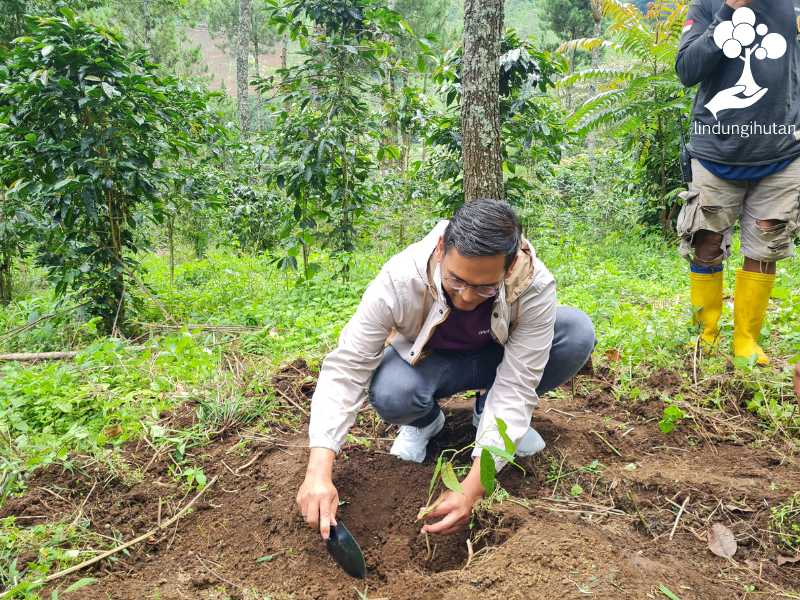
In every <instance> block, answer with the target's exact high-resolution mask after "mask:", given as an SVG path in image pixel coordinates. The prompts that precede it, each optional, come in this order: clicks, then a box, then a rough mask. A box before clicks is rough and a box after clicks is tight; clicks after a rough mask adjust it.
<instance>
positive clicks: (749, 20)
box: [706, 6, 787, 119]
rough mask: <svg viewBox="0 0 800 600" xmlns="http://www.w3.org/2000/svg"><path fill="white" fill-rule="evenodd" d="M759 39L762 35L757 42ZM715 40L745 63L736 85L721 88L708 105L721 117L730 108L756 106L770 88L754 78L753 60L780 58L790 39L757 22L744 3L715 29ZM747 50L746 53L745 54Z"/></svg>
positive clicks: (730, 56)
mask: <svg viewBox="0 0 800 600" xmlns="http://www.w3.org/2000/svg"><path fill="white" fill-rule="evenodd" d="M756 38H760V40H759V41H756ZM714 43H715V44H716V45H717V47H719V48H720V49H722V53H723V54H724V55H725V56H726V57H727V58H731V59H736V58H738V59H740V60H742V61H743V62H744V70H743V71H742V76H741V77H740V78H739V81H737V82H736V83H735V84H734V85H733V86H732V87H729V88H727V89H725V90H720V91H719V92H717V94H716V95H715V96H714V97H713V98H712V99H711V100H710V101H709V102H708V104H706V108H707V109H708V110H709V112H710V113H711V114H712V115H714V118H715V119H719V118H718V117H717V115H718V114H719V112H720V111H723V110H726V109H728V108H746V107H748V106H752V105H753V104H755V103H756V102H758V101H759V100H761V98H763V97H764V95H765V94H766V93H767V92H768V91H769V88H765V87H761V86H760V85H758V83H756V80H755V79H754V78H753V71H752V69H751V61H752V59H753V57H754V56H755V58H756V59H758V60H765V59H771V60H774V59H778V58H780V57H782V56H783V55H784V54H786V49H787V45H786V39H785V38H784V37H783V36H782V35H780V34H779V33H769V28H768V27H767V26H766V24H764V23H759V24H758V25H756V13H754V12H753V10H752V9H750V8H748V7H746V6H742V7H741V8H737V9H736V11H734V13H733V17H732V19H731V20H730V21H723V22H722V23H720V24H719V25H717V27H716V28H715V29H714ZM743 52H744V54H742V53H743Z"/></svg>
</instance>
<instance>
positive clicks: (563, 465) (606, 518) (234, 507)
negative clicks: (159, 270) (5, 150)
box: [0, 375, 800, 600]
mask: <svg viewBox="0 0 800 600" xmlns="http://www.w3.org/2000/svg"><path fill="white" fill-rule="evenodd" d="M654 383H655V382H654ZM667 385H668V386H669V387H673V386H677V385H678V384H677V382H674V381H672V380H670V381H669V382H668V383H667ZM608 386H609V383H608V381H607V380H606V379H605V378H600V379H593V378H592V376H589V375H585V376H584V375H582V376H581V377H580V379H579V381H578V384H577V385H576V386H575V388H574V389H575V390H576V395H575V396H574V397H573V396H572V392H573V388H572V387H571V386H566V387H565V388H564V389H563V390H562V391H561V393H560V394H559V397H553V398H544V399H543V400H542V403H541V405H540V407H539V408H538V409H537V413H536V417H535V425H536V427H537V429H538V430H539V432H540V433H541V434H542V436H543V437H544V439H545V440H546V441H547V443H548V447H547V449H546V450H545V451H544V452H543V453H541V454H539V455H537V456H535V457H532V458H530V459H526V460H524V461H523V463H522V466H523V467H524V468H525V473H524V474H523V473H521V472H519V471H518V470H515V469H512V468H510V467H507V468H506V469H504V470H503V471H502V472H501V474H500V483H501V485H502V486H503V488H504V489H505V490H507V491H508V492H509V494H510V499H508V500H506V501H505V502H502V503H498V504H495V505H493V506H492V507H490V508H488V509H484V510H481V511H480V512H479V513H478V515H477V518H476V520H475V524H474V527H473V529H472V530H471V531H469V532H464V533H461V534H457V535H452V536H446V537H438V536H432V537H431V539H430V550H429V547H428V545H427V544H426V540H425V538H424V536H422V535H421V534H420V533H419V530H420V526H421V524H420V523H419V522H416V521H415V518H416V515H417V511H418V510H419V508H420V507H421V506H422V505H424V504H425V502H426V500H427V491H428V484H429V481H430V477H431V474H432V458H433V456H435V455H436V453H437V452H438V451H439V450H440V449H441V448H443V447H461V446H463V445H465V444H467V443H469V442H471V441H472V440H473V439H474V430H473V429H472V427H471V424H470V416H471V406H470V403H469V401H468V400H467V399H464V398H457V399H454V400H450V401H448V402H447V403H445V413H446V416H447V423H446V425H445V429H444V431H443V432H442V434H441V435H440V436H439V437H438V438H437V439H436V440H435V441H434V442H435V443H433V444H431V448H430V449H429V450H430V452H429V458H428V461H426V463H424V464H421V465H418V464H412V463H406V462H402V461H399V460H397V459H396V458H394V457H392V456H390V455H388V454H387V448H388V445H389V443H390V442H389V440H388V438H390V437H391V435H392V430H391V429H388V430H387V429H386V428H383V429H381V430H380V431H379V432H378V433H379V435H375V436H373V437H372V438H371V440H370V441H371V446H370V447H368V448H367V447H363V445H349V446H346V447H345V448H344V450H343V452H342V454H341V455H340V457H339V459H338V460H337V463H336V469H335V474H334V479H335V484H336V486H337V489H338V490H339V494H340V498H341V500H342V502H343V504H342V505H341V507H340V509H339V518H340V519H341V520H342V521H343V522H345V523H346V524H347V526H348V528H349V529H350V530H351V531H352V532H353V534H354V535H355V536H356V538H357V539H358V541H359V543H360V544H361V546H362V548H363V550H364V552H365V556H366V560H367V567H368V576H367V579H366V580H364V581H359V580H356V579H352V578H350V577H348V576H347V575H346V574H344V573H343V572H342V571H341V570H340V569H339V568H338V567H337V566H336V564H335V563H334V562H333V561H332V560H331V559H330V557H329V556H328V554H327V551H326V549H325V546H324V544H323V543H322V541H321V539H320V537H319V534H318V533H316V532H314V531H312V530H310V529H309V528H308V526H307V525H306V524H305V522H304V521H303V520H302V518H301V517H300V515H299V514H298V512H297V509H296V507H295V494H296V492H297V489H298V487H299V485H300V483H301V481H302V478H303V475H304V471H305V463H306V457H307V451H306V450H305V449H304V448H303V446H304V444H305V440H306V438H305V434H304V433H303V432H300V433H298V434H294V436H292V437H289V436H287V437H286V439H283V440H281V442H280V445H277V444H270V443H260V444H259V443H253V444H251V445H249V446H248V447H247V449H246V450H245V451H242V449H241V445H240V437H239V435H238V434H237V433H235V432H227V433H226V434H225V435H224V436H223V437H221V438H219V439H217V440H216V441H215V442H214V443H213V444H211V445H210V446H207V447H205V448H202V449H201V451H200V452H198V453H197V455H196V456H195V460H196V461H198V462H202V464H203V466H204V470H205V472H206V473H207V474H208V475H209V478H210V477H212V476H215V477H217V480H216V482H215V483H214V485H213V486H211V487H210V488H209V489H208V490H207V491H206V493H205V494H204V495H203V496H202V497H201V498H200V500H199V501H198V502H197V504H196V505H195V506H194V509H193V510H192V511H191V512H190V513H188V514H187V515H186V516H185V517H183V518H182V519H180V521H179V522H178V523H177V525H175V526H173V527H170V528H168V529H166V530H164V531H161V532H159V534H158V535H156V536H154V537H153V538H151V539H150V540H148V541H146V542H144V543H142V544H139V545H137V546H134V547H133V548H131V549H130V551H129V554H122V553H121V554H118V555H116V556H115V558H114V559H113V560H107V561H104V562H102V563H100V564H99V565H96V566H95V567H93V568H89V569H86V570H85V571H83V572H81V573H78V574H76V575H75V576H73V579H70V580H64V582H61V587H62V588H63V586H64V584H65V583H66V582H67V581H72V580H74V579H78V578H80V577H86V576H91V577H96V578H97V579H98V581H97V582H96V583H95V584H94V585H92V586H90V587H86V588H83V589H81V590H79V591H77V592H75V593H73V594H71V595H70V594H66V595H62V596H61V597H63V598H66V599H67V600H68V599H69V598H71V597H73V598H82V599H85V600H100V599H102V600H106V599H109V598H113V599H118V600H128V599H130V600H134V599H135V600H140V599H151V598H158V599H160V600H178V599H190V598H191V599H219V600H221V599H224V598H240V599H255V598H258V599H259V600H260V599H262V598H264V597H266V596H267V595H268V597H269V598H271V599H272V600H278V599H284V598H286V599H288V598H296V599H301V598H302V599H305V598H309V599H312V598H313V599H342V598H352V599H355V598H358V597H359V593H361V594H363V593H365V592H366V594H367V596H368V597H369V598H372V599H373V600H377V599H380V598H384V599H387V598H391V599H392V600H405V599H408V600H411V599H415V600H416V599H420V598H424V599H427V598H430V599H434V598H436V599H439V598H443V599H452V600H465V599H472V598H475V599H477V598H482V599H483V598H497V599H501V598H502V599H504V600H507V599H511V598H525V599H541V600H545V599H546V600H552V599H554V598H558V599H564V600H566V599H572V598H584V597H587V596H591V597H592V598H597V599H614V600H618V599H628V598H630V599H636V600H641V599H644V598H661V597H665V596H664V595H663V593H661V592H660V591H659V587H660V586H666V587H667V588H669V590H671V591H672V592H673V593H674V594H675V595H676V596H677V597H679V598H681V600H710V599H728V598H740V597H742V594H743V593H744V586H745V585H746V584H752V585H754V586H755V587H756V590H757V591H759V592H760V594H761V595H760V596H759V597H761V598H778V597H781V596H780V591H781V590H784V591H788V590H795V591H798V590H800V585H798V583H797V582H798V578H799V577H800V565H798V564H792V563H787V564H782V565H781V566H778V561H777V558H778V549H777V547H776V546H775V544H774V542H773V541H772V540H771V538H770V536H769V533H768V529H769V523H768V519H769V507H770V506H774V505H776V504H777V503H779V502H782V501H783V500H785V499H786V498H787V497H788V496H790V495H791V494H792V493H793V492H794V491H797V490H800V469H798V466H800V465H798V460H797V458H796V457H794V456H792V455H791V454H787V453H785V452H784V453H778V452H777V451H776V449H775V448H771V447H767V446H763V447H755V446H753V447H748V446H744V445H740V444H737V443H724V442H720V441H716V440H712V439H707V438H706V437H704V434H703V432H704V431H705V430H704V429H702V427H699V426H698V427H689V426H685V427H681V428H679V430H678V431H676V432H675V433H673V434H672V435H671V436H665V435H664V434H663V433H661V432H660V431H659V429H658V426H657V421H656V419H654V418H653V417H649V416H647V414H644V415H643V414H637V411H636V410H634V409H635V408H636V407H635V406H630V407H628V406H626V405H625V404H620V403H615V402H613V401H612V399H611V398H610V396H609V392H608ZM629 408H630V409H631V410H628V409H629ZM648 414H649V411H648ZM362 433H363V432H362ZM151 454H152V453H151ZM129 459H130V462H131V463H132V464H133V465H135V466H138V467H139V468H140V469H141V470H142V471H143V477H142V479H141V481H138V482H137V483H130V482H128V483H126V482H124V481H123V480H122V479H121V478H119V477H117V478H112V479H110V480H109V479H108V478H107V475H108V474H107V473H105V472H103V470H102V469H100V468H99V467H87V468H84V469H82V470H80V471H76V472H74V473H68V472H63V471H57V470H53V469H51V470H49V471H45V472H43V473H41V474H40V475H39V476H38V477H37V478H36V479H35V480H34V481H33V482H32V485H31V487H30V490H29V491H28V492H27V493H26V494H25V495H24V496H23V497H21V498H16V499H12V500H10V501H8V502H7V503H6V504H5V506H4V507H2V508H1V509H0V517H5V516H9V515H17V516H24V517H26V520H25V521H24V522H25V523H26V524H29V523H37V522H43V521H47V520H49V521H53V520H67V521H68V520H72V519H75V518H76V517H79V516H82V518H86V519H88V520H89V522H90V526H91V528H92V529H93V530H95V531H97V532H99V533H100V534H103V535H106V536H113V535H116V536H118V538H119V539H123V540H128V539H131V538H133V537H135V536H137V535H140V534H141V533H143V532H145V531H147V530H149V529H150V528H152V527H153V526H155V525H156V524H157V523H158V522H159V518H160V519H162V520H163V519H167V518H169V517H170V516H171V515H173V514H175V513H176V512H177V510H179V508H180V507H181V506H184V505H185V504H186V502H188V501H189V499H190V498H191V494H187V493H186V491H185V490H184V489H182V488H181V486H180V485H179V484H176V483H175V482H174V481H173V480H172V478H171V477H170V475H169V460H168V458H167V457H157V458H156V459H154V458H153V457H152V455H148V452H147V451H146V450H145V449H144V448H142V447H139V448H138V450H137V449H135V448H132V449H131V450H130V452H129ZM145 467H146V468H145ZM576 486H577V487H576ZM681 506H683V510H682V511H681V510H680V508H681ZM679 512H680V513H681V514H680V518H679V519H677V525H676V518H677V516H678V513H679ZM713 523H722V524H724V525H726V526H727V527H729V528H730V529H731V530H732V531H733V532H734V534H735V535H736V537H737V540H738V542H739V550H738V551H737V554H736V555H735V562H729V561H727V560H725V559H722V558H719V557H717V556H715V555H713V554H712V553H711V552H710V551H709V550H708V543H707V539H706V534H707V531H708V528H709V527H710V526H711V524H713ZM468 536H469V537H470V539H471V540H473V541H474V543H473V551H474V555H473V556H472V558H471V559H470V558H469V550H468V548H467V538H468ZM20 566H21V565H20ZM49 589H55V588H49ZM49 589H48V591H47V592H48V597H49Z"/></svg>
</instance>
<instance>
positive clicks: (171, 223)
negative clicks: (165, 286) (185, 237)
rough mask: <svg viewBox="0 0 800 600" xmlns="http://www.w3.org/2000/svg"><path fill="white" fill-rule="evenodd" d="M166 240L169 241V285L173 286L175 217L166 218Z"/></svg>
mask: <svg viewBox="0 0 800 600" xmlns="http://www.w3.org/2000/svg"><path fill="white" fill-rule="evenodd" d="M167 240H168V243H169V287H175V218H174V217H172V216H170V217H168V218H167Z"/></svg>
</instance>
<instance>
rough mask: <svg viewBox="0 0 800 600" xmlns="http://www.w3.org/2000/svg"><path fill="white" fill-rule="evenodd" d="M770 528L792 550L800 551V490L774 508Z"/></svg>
mask: <svg viewBox="0 0 800 600" xmlns="http://www.w3.org/2000/svg"><path fill="white" fill-rule="evenodd" d="M771 512H772V515H771V517H770V530H772V532H773V533H774V535H775V536H776V537H777V539H778V541H779V542H780V543H781V545H783V546H784V547H785V548H787V549H788V550H791V551H792V552H800V492H796V493H795V494H794V495H793V496H792V497H791V498H789V499H788V500H787V501H786V502H784V503H783V504H781V505H780V506H775V507H773V508H772V511H771Z"/></svg>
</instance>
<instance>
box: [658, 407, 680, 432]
mask: <svg viewBox="0 0 800 600" xmlns="http://www.w3.org/2000/svg"><path fill="white" fill-rule="evenodd" d="M685 418H686V413H685V412H683V411H682V410H681V409H680V408H678V407H677V406H675V405H674V404H671V405H669V406H667V407H666V408H665V409H664V413H663V415H662V418H661V420H660V421H659V422H658V427H659V429H661V431H662V433H672V432H673V431H675V427H677V426H678V423H680V422H681V421H682V420H683V419H685Z"/></svg>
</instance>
